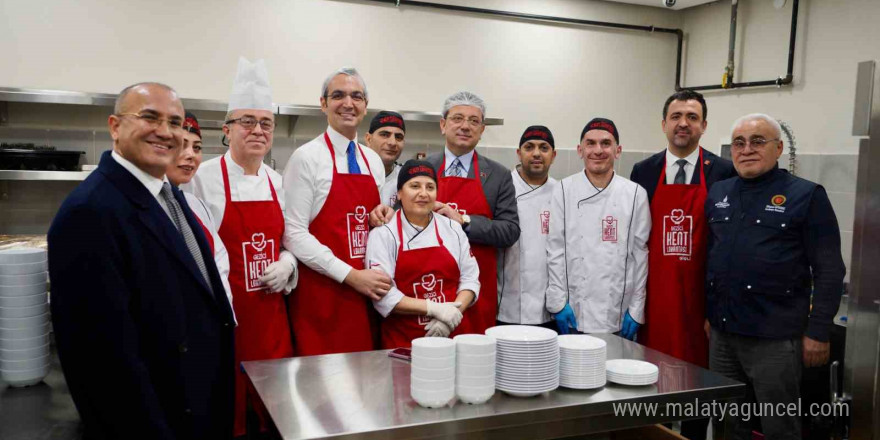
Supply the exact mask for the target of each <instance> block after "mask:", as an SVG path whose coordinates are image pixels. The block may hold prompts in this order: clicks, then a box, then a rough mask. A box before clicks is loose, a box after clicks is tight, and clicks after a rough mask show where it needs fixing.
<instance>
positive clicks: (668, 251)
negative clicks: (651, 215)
mask: <svg viewBox="0 0 880 440" xmlns="http://www.w3.org/2000/svg"><path fill="white" fill-rule="evenodd" d="M693 233H694V218H693V216H690V215H684V210H682V209H673V210H672V211H670V212H669V215H664V216H663V255H675V256H678V257H679V259H680V260H690V259H691V252H692V251H693V240H692V239H693Z"/></svg>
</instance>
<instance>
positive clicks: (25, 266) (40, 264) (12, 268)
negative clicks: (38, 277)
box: [0, 260, 49, 276]
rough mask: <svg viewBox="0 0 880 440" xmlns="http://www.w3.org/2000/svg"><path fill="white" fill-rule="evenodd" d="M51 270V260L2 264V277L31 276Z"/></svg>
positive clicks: (0, 273)
mask: <svg viewBox="0 0 880 440" xmlns="http://www.w3.org/2000/svg"><path fill="white" fill-rule="evenodd" d="M47 270H49V260H43V261H37V262H35V263H21V264H0V275H15V276H17V275H29V274H33V273H40V272H45V271H47Z"/></svg>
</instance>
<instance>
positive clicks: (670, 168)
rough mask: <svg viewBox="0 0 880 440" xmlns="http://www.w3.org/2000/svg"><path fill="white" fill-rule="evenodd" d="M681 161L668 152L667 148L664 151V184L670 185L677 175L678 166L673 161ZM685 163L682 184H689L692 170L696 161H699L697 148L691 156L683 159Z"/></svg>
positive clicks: (692, 175)
mask: <svg viewBox="0 0 880 440" xmlns="http://www.w3.org/2000/svg"><path fill="white" fill-rule="evenodd" d="M679 159H682V158H681V157H678V156H676V155H674V154H672V153H671V152H670V151H669V148H667V149H666V184H667V185H672V184H673V183H674V182H675V175H676V174H678V165H677V164H676V163H675V161H677V160H679ZM683 159H684V160H686V161H687V163H686V164H684V183H688V184H689V183H691V178H693V177H694V170H695V169H696V166H697V161H698V160H700V147H697V149H696V150H694V151H693V152H692V153H691V154H689V155H688V156H687V157H685V158H683Z"/></svg>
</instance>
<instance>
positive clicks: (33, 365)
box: [0, 354, 49, 371]
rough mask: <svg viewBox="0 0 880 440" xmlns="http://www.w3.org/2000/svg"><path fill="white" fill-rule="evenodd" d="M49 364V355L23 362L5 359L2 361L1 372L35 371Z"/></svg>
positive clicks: (0, 362) (0, 364)
mask: <svg viewBox="0 0 880 440" xmlns="http://www.w3.org/2000/svg"><path fill="white" fill-rule="evenodd" d="M48 364H49V355H48V354H47V355H45V356H43V357H38V358H36V359H27V360H23V361H7V360H5V359H0V370H10V371H20V370H34V369H37V368H43V367H44V366H46V365H48Z"/></svg>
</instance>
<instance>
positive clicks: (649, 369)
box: [605, 359, 660, 386]
mask: <svg viewBox="0 0 880 440" xmlns="http://www.w3.org/2000/svg"><path fill="white" fill-rule="evenodd" d="M605 372H606V374H607V375H608V381H609V382H614V383H619V384H621V385H636V386H638V385H650V384H652V383H654V382H657V377H659V376H660V369H659V368H657V366H656V365H654V364H652V363H650V362H645V361H637V360H635V359H612V360H610V361H606V362H605Z"/></svg>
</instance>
